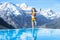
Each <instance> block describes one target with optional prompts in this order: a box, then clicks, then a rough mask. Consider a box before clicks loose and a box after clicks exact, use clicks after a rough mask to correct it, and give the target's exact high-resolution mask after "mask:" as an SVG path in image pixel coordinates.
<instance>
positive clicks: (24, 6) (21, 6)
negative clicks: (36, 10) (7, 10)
mask: <svg viewBox="0 0 60 40" xmlns="http://www.w3.org/2000/svg"><path fill="white" fill-rule="evenodd" d="M16 5H17V6H19V7H20V8H21V9H22V10H31V8H32V7H31V6H28V5H26V4H25V3H22V4H16Z"/></svg>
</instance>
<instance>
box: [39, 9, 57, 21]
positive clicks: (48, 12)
mask: <svg viewBox="0 0 60 40" xmlns="http://www.w3.org/2000/svg"><path fill="white" fill-rule="evenodd" d="M40 14H41V15H43V16H44V17H46V18H47V19H50V20H53V19H56V18H57V15H56V13H55V12H54V11H53V10H51V9H47V10H44V11H42V12H40Z"/></svg>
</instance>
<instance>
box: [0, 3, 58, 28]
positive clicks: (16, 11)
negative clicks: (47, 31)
mask: <svg viewBox="0 0 60 40" xmlns="http://www.w3.org/2000/svg"><path fill="white" fill-rule="evenodd" d="M31 9H32V7H30V6H28V5H26V4H25V3H23V4H13V3H9V2H5V3H0V17H1V18H2V19H3V20H4V21H5V22H6V23H8V24H9V25H12V26H13V27H14V28H31V27H32V22H31V13H30V12H32V11H31ZM36 18H37V20H36V22H37V27H41V26H42V25H44V24H47V23H50V22H52V21H53V20H55V19H56V18H57V15H56V13H55V12H54V11H52V10H51V9H48V10H44V11H41V12H40V13H36Z"/></svg>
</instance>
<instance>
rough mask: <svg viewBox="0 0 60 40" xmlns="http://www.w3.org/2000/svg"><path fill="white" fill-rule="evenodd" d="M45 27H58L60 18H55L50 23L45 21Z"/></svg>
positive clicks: (59, 27)
mask: <svg viewBox="0 0 60 40" xmlns="http://www.w3.org/2000/svg"><path fill="white" fill-rule="evenodd" d="M46 28H53V29H60V18H57V19H55V20H54V21H52V22H50V23H47V24H46Z"/></svg>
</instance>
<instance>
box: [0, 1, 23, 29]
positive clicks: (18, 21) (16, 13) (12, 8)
mask: <svg viewBox="0 0 60 40" xmlns="http://www.w3.org/2000/svg"><path fill="white" fill-rule="evenodd" d="M23 15H24V14H23V10H21V9H19V8H18V7H17V6H16V5H15V4H12V3H8V2H5V3H2V4H1V5H0V17H1V18H3V19H4V20H5V21H6V22H7V23H8V24H11V25H13V26H14V27H15V28H21V27H22V25H23V24H22V23H23V21H22V20H23Z"/></svg>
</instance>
